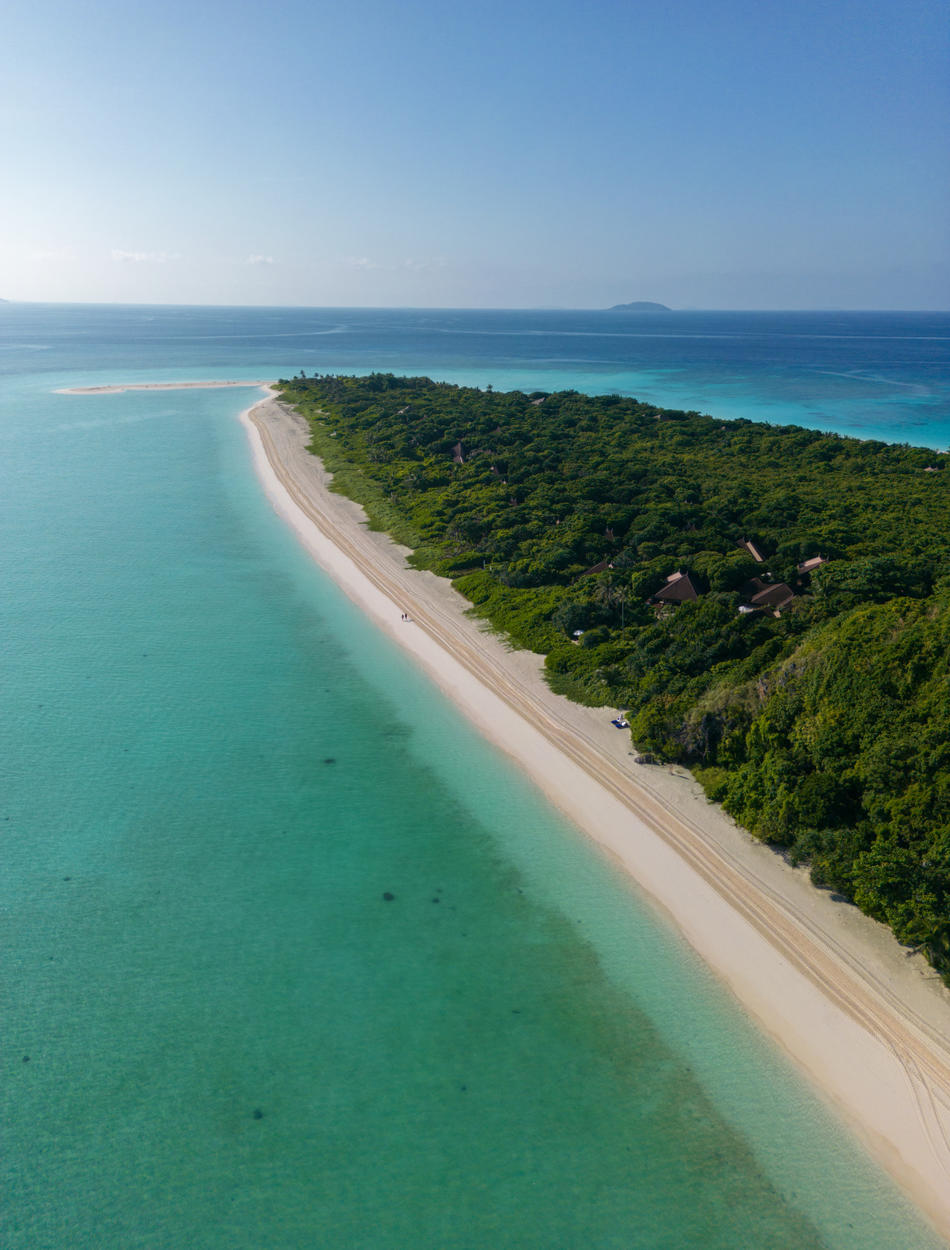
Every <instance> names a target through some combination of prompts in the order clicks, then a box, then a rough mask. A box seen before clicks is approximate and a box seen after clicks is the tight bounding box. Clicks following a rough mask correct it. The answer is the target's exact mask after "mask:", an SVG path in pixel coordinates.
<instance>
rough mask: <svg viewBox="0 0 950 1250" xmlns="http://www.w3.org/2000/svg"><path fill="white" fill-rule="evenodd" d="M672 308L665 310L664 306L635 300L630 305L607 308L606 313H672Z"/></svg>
mask: <svg viewBox="0 0 950 1250" xmlns="http://www.w3.org/2000/svg"><path fill="white" fill-rule="evenodd" d="M672 311H673V309H672V308H667V306H666V305H665V304H651V303H650V301H649V300H645V299H637V300H634V301H633V303H632V304H614V306H613V307H612V308H608V309H607V312H622V313H653V312H672Z"/></svg>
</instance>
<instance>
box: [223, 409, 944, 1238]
mask: <svg viewBox="0 0 950 1250" xmlns="http://www.w3.org/2000/svg"><path fill="white" fill-rule="evenodd" d="M242 420H243V421H244V423H245V425H246V426H247V428H248V431H249V435H250V438H251V444H252V448H253V454H254V463H255V466H256V469H257V473H258V475H259V477H260V479H261V481H262V483H263V485H264V488H265V490H266V492H267V495H268V497H269V499H270V500H271V502H272V504H273V506H274V508H275V510H276V511H277V513H278V514H279V515H280V516H281V517H282V518H284V519H285V520H286V521H287V523H288V524H289V525H290V526H291V527H292V528H293V530H294V531H295V532H296V534H297V535H298V537H299V539H300V541H301V542H302V544H303V545H304V547H305V548H306V549H307V550H308V551H309V552H310V553H311V555H312V556H313V557H314V559H315V560H316V561H317V563H319V564H320V565H321V567H322V568H324V569H325V570H326V571H327V572H328V573H329V574H330V575H331V576H332V577H333V579H334V580H335V581H336V582H337V583H338V585H339V586H340V587H341V588H342V589H343V590H344V591H345V592H346V594H347V595H348V596H349V597H350V598H351V599H352V600H353V601H354V603H356V604H357V605H358V606H359V607H360V608H362V609H363V610H364V611H365V612H366V613H367V614H368V615H369V616H370V617H371V618H372V619H373V620H374V621H375V622H376V623H377V624H378V625H379V626H380V627H381V628H382V629H383V630H385V631H386V633H388V634H389V635H391V636H392V637H393V638H395V639H396V640H397V641H398V642H399V643H400V644H401V645H402V646H404V647H405V648H406V649H407V650H408V651H409V652H411V654H412V655H413V656H415V658H416V659H417V661H418V662H419V663H420V665H421V666H422V667H423V668H424V669H425V671H426V672H427V673H428V674H429V675H430V676H431V677H432V678H433V679H434V680H435V681H436V682H437V684H438V685H439V686H440V687H441V688H442V689H443V690H444V691H445V692H446V693H447V694H449V695H450V696H451V698H452V699H453V700H454V701H455V702H456V704H457V705H458V706H459V707H460V708H461V710H462V711H463V712H465V714H466V715H467V716H468V717H469V718H470V719H471V720H472V721H473V722H474V723H475V724H476V725H477V726H478V727H479V729H480V730H481V731H482V732H483V733H484V734H485V735H486V737H488V738H490V739H491V740H492V741H493V742H494V743H496V744H497V745H498V746H499V747H501V748H502V749H503V750H504V751H506V752H507V753H508V754H509V755H510V756H511V757H512V758H513V759H514V760H516V761H517V762H518V764H519V765H520V766H521V767H522V769H523V770H524V771H525V772H526V773H527V774H528V775H529V776H530V777H532V778H533V780H534V781H535V782H536V783H537V784H538V785H539V786H540V787H541V788H542V789H543V791H544V792H545V794H547V795H548V797H549V798H550V799H551V800H552V801H553V802H555V803H556V804H557V805H558V806H559V807H560V808H561V809H562V810H563V811H564V812H565V813H567V815H569V816H570V817H571V818H572V819H573V820H574V821H575V822H576V823H577V824H578V825H579V826H580V828H581V829H583V830H584V831H585V832H586V833H588V834H589V835H590V836H591V837H593V838H594V839H596V841H597V842H598V843H600V845H601V846H602V847H604V848H605V849H606V850H607V851H608V852H609V853H610V854H611V855H612V856H613V857H614V858H615V859H616V860H617V861H618V862H619V863H620V864H621V865H622V866H623V867H624V868H625V869H627V871H628V872H629V873H630V874H631V875H632V876H633V877H634V878H635V879H636V881H637V882H639V883H640V885H641V886H643V887H644V888H645V889H646V890H647V891H648V892H649V894H650V895H651V896H652V897H653V898H654V899H655V900H656V901H657V902H658V903H659V904H661V905H662V906H663V908H664V909H665V910H666V911H667V912H668V913H669V914H670V916H671V917H672V918H673V920H674V921H675V923H676V924H677V926H678V927H679V929H680V930H681V931H682V932H683V933H684V934H685V936H686V938H687V939H688V940H689V942H690V943H691V944H692V945H693V946H694V948H695V949H696V950H697V951H698V952H699V954H700V955H701V956H702V957H703V959H704V960H705V961H706V962H707V963H708V964H709V965H710V967H711V968H712V969H713V970H714V971H715V972H716V973H717V974H718V975H719V976H720V977H721V978H722V979H723V980H724V981H725V982H726V983H727V984H728V985H729V986H730V988H731V989H732V990H733V992H734V993H735V995H736V997H737V998H738V999H739V1001H740V1002H741V1003H742V1005H743V1006H744V1007H745V1008H746V1009H747V1010H748V1011H749V1012H750V1013H751V1014H752V1015H753V1016H754V1017H755V1019H756V1020H757V1021H758V1022H759V1024H760V1025H761V1026H762V1027H763V1028H764V1029H765V1030H766V1031H767V1032H768V1033H769V1034H770V1035H771V1036H772V1037H773V1038H775V1039H776V1040H777V1041H778V1042H779V1043H780V1044H781V1045H782V1047H783V1048H784V1049H785V1050H786V1051H787V1052H788V1054H789V1055H791V1056H792V1058H793V1059H794V1060H795V1061H796V1062H797V1063H798V1064H799V1065H800V1066H801V1067H802V1068H803V1069H804V1070H805V1072H806V1074H807V1075H808V1076H809V1077H810V1078H811V1080H812V1082H813V1083H814V1084H815V1085H816V1086H817V1087H818V1088H819V1090H821V1091H822V1092H823V1093H824V1094H825V1095H826V1096H827V1097H828V1098H829V1099H830V1100H831V1101H832V1102H833V1103H834V1104H835V1105H836V1106H837V1107H838V1109H839V1110H840V1111H841V1112H842V1113H843V1114H844V1116H845V1117H846V1119H847V1120H848V1121H849V1122H850V1123H851V1125H852V1127H853V1128H854V1129H856V1130H857V1132H858V1134H859V1135H860V1136H861V1137H862V1139H863V1140H864V1141H865V1143H866V1144H867V1145H868V1147H869V1148H870V1149H871V1150H872V1152H873V1153H874V1154H875V1155H876V1156H877V1158H878V1159H879V1160H880V1161H881V1163H882V1164H883V1165H884V1166H885V1167H886V1168H887V1170H888V1171H889V1172H890V1173H891V1174H892V1175H893V1176H894V1177H895V1179H896V1180H897V1181H898V1182H899V1183H900V1184H901V1185H902V1186H903V1187H904V1188H905V1190H906V1191H907V1192H908V1193H909V1194H910V1195H911V1196H912V1197H913V1198H914V1200H915V1201H916V1202H917V1203H918V1204H919V1205H920V1207H922V1209H923V1210H924V1211H925V1212H927V1214H928V1215H929V1216H930V1217H931V1219H932V1220H933V1221H934V1222H935V1223H936V1225H937V1226H938V1228H939V1229H940V1230H941V1232H942V1233H943V1235H944V1236H947V1237H950V992H948V991H947V990H946V989H945V987H944V986H943V985H942V983H941V982H940V981H939V979H938V978H937V977H936V976H935V974H934V972H933V970H932V969H931V968H929V966H928V965H927V964H926V963H925V962H924V961H923V960H922V959H920V958H919V957H916V956H913V957H912V956H909V955H908V953H907V952H906V951H905V950H903V949H902V948H901V947H899V946H898V944H897V942H896V941H895V940H894V938H893V936H892V935H891V934H890V932H889V931H888V930H886V929H885V928H884V927H883V926H882V925H879V924H877V923H876V922H874V921H872V920H870V919H868V918H867V917H865V916H862V915H861V914H860V913H859V912H858V911H857V910H856V909H855V908H853V907H848V906H846V905H842V904H837V903H834V902H833V901H832V900H831V898H830V897H829V896H828V894H826V893H824V892H821V891H818V890H815V889H814V888H813V887H812V886H811V884H810V882H809V881H808V879H807V875H806V874H805V873H804V872H803V871H796V870H794V869H791V868H789V867H788V866H787V865H786V864H785V863H784V861H782V860H781V858H780V857H779V856H777V855H775V854H774V853H773V852H771V851H770V850H769V849H768V848H767V847H764V846H762V845H761V844H760V843H757V842H755V841H754V840H753V839H752V838H751V837H750V836H749V835H748V834H746V833H745V832H744V831H743V830H741V829H738V828H737V827H736V825H735V824H734V823H733V822H732V821H731V820H729V818H728V817H726V816H725V815H724V814H723V813H722V812H721V810H720V809H718V808H717V807H715V806H713V805H712V804H710V803H709V802H708V801H707V800H706V799H705V797H704V796H703V794H702V792H701V790H700V789H699V787H698V786H697V785H696V784H695V782H693V780H692V778H691V777H690V776H689V774H688V773H685V772H684V771H683V770H681V769H676V768H660V767H651V766H647V767H644V766H639V765H637V764H636V763H635V762H634V760H633V758H632V756H631V754H630V741H629V737H628V735H627V734H626V733H623V732H618V731H617V730H616V729H614V728H613V727H612V726H611V725H610V724H609V720H610V716H611V713H610V712H609V711H608V710H606V709H596V710H595V709H590V708H584V707H580V706H579V705H577V704H574V703H571V702H569V701H568V700H566V699H563V698H561V697H560V696H557V695H554V694H552V693H551V691H550V690H549V688H548V687H547V685H546V684H545V683H544V681H543V679H542V677H541V664H540V661H539V657H537V656H534V655H531V654H530V653H526V652H512V651H509V650H507V649H506V648H505V646H504V645H503V644H502V643H501V642H500V641H499V640H498V639H497V638H496V637H494V636H493V635H491V634H489V633H485V632H483V631H482V630H481V629H479V627H478V625H477V624H476V623H475V622H473V621H472V620H471V619H470V618H468V617H466V616H465V615H464V612H465V609H466V608H467V607H468V604H467V602H466V601H465V600H464V599H463V598H462V597H461V596H460V595H459V594H457V593H456V592H455V591H454V590H453V589H452V587H451V586H450V585H449V583H448V582H447V581H446V580H445V579H442V578H438V577H436V576H435V575H433V574H431V573H423V572H418V571H415V570H411V569H409V568H407V566H406V563H405V554H406V549H405V548H400V547H398V546H396V544H394V543H393V542H391V541H390V540H389V539H388V538H387V537H386V536H385V535H381V534H377V533H373V532H372V531H370V530H368V529H367V527H366V523H365V515H364V513H363V510H362V508H360V507H359V506H358V505H356V504H354V503H352V501H350V500H347V499H344V498H343V497H342V496H339V495H335V494H333V493H331V492H330V491H329V490H328V489H327V483H328V481H329V475H328V474H327V473H326V472H325V470H324V469H323V467H322V464H321V462H320V461H319V460H318V459H317V458H316V457H315V456H312V455H311V454H310V453H309V452H308V451H307V450H306V446H307V443H308V441H309V433H308V430H307V426H306V422H305V421H304V420H303V419H302V418H300V417H299V416H298V415H296V414H295V413H293V412H291V411H289V410H287V409H285V408H283V407H282V406H281V405H279V404H278V403H277V402H275V401H274V400H272V399H268V400H265V401H263V402H261V403H259V404H257V405H256V406H255V407H254V408H251V409H248V410H247V411H246V412H245V413H243V414H242ZM403 613H408V614H409V615H410V616H411V618H412V620H411V622H405V621H403V619H402V614H403Z"/></svg>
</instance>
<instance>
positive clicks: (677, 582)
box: [650, 572, 699, 603]
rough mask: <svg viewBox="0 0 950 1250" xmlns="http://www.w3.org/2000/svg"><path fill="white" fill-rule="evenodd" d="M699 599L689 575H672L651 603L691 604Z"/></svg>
mask: <svg viewBox="0 0 950 1250" xmlns="http://www.w3.org/2000/svg"><path fill="white" fill-rule="evenodd" d="M698 598H699V591H698V590H697V588H696V586H695V584H694V583H693V579H692V578H691V577H690V575H689V574H688V573H682V572H680V573H671V574H670V575H669V577H668V578H667V579H666V583H665V585H663V586H661V587H660V589H659V590H658V591H657V592H656V594H655V595H654V596H653V598H652V599H651V600H650V602H651V603H689V602H691V601H692V600H693V599H698Z"/></svg>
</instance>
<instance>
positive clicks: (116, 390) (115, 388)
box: [54, 380, 267, 395]
mask: <svg viewBox="0 0 950 1250" xmlns="http://www.w3.org/2000/svg"><path fill="white" fill-rule="evenodd" d="M266 385H267V383H266V382H261V381H259V380H258V381H256V382H115V383H111V384H110V385H108V386H64V387H61V388H60V389H59V390H58V391H55V392H54V394H56V395H121V394H122V392H123V391H219V390H223V389H226V388H227V387H229V386H266Z"/></svg>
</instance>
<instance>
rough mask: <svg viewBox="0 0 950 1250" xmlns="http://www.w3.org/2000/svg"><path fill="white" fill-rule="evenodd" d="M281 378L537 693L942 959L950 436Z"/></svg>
mask: <svg viewBox="0 0 950 1250" xmlns="http://www.w3.org/2000/svg"><path fill="white" fill-rule="evenodd" d="M281 385H282V388H283V398H284V399H285V400H286V401H287V402H289V403H292V404H294V405H296V406H297V408H298V409H299V411H300V412H302V413H303V414H304V415H305V416H306V417H307V418H308V420H309V421H310V425H311V429H312V431H313V443H312V447H313V450H314V451H316V452H317V453H318V454H319V455H320V456H321V457H322V458H323V459H324V461H325V463H326V465H327V467H328V468H329V469H330V470H331V472H333V474H334V489H336V490H339V491H341V492H342V493H344V494H346V495H348V496H350V497H351V498H354V499H357V500H358V501H359V502H360V503H362V504H363V505H364V506H365V507H366V509H367V512H368V513H369V516H370V519H371V523H372V524H373V525H374V526H376V527H378V528H380V529H385V530H387V531H388V532H390V533H391V534H392V535H393V536H394V537H395V538H396V539H397V540H398V541H400V542H402V543H404V544H405V545H407V546H409V547H411V548H412V549H413V554H412V556H411V562H412V563H413V564H414V565H415V566H416V567H418V568H426V569H431V570H433V571H435V572H437V573H439V574H442V575H443V576H446V577H450V578H451V579H452V580H453V582H454V584H455V586H456V587H457V588H458V590H459V591H460V592H461V593H462V594H463V595H465V597H466V598H467V599H468V600H469V601H470V602H471V603H472V605H473V611H475V612H476V613H477V614H478V615H479V616H480V617H481V618H483V619H484V620H485V621H486V622H488V623H489V624H490V626H491V627H492V628H493V629H495V630H498V631H500V632H502V633H503V634H504V635H505V636H506V637H508V638H509V639H510V640H511V642H512V644H513V645H515V646H518V647H524V648H529V649H532V650H534V651H536V652H538V653H539V654H542V655H543V656H544V657H545V673H546V676H547V679H548V681H549V682H550V684H551V686H552V688H554V689H555V690H557V691H559V692H560V693H563V694H566V695H568V696H569V697H570V698H572V699H575V700H577V701H579V702H582V703H586V704H590V705H594V706H609V707H614V708H618V707H622V708H625V709H629V720H630V725H631V733H632V735H633V740H634V742H635V743H636V744H637V747H638V748H639V749H640V750H641V751H644V752H647V753H649V754H651V755H653V756H655V757H657V758H659V759H663V760H667V761H675V762H677V763H679V764H683V765H686V766H687V767H690V768H692V769H693V771H694V773H695V775H696V776H697V778H698V779H699V780H700V782H701V783H702V784H703V786H704V787H705V789H706V793H707V794H708V795H709V797H710V798H711V799H713V800H715V801H716V802H719V803H722V805H723V806H724V807H725V809H726V810H727V811H728V812H730V813H731V814H732V815H733V816H734V817H735V818H736V820H738V821H739V822H740V823H741V824H743V825H744V826H745V827H746V828H747V829H749V830H750V831H751V832H752V833H754V834H755V835H756V836H757V837H760V838H762V839H763V840H764V841H766V842H769V843H771V844H773V845H774V846H776V847H777V848H780V849H781V850H782V852H783V853H784V854H787V855H788V856H789V857H790V858H791V860H792V861H793V862H795V863H807V864H809V865H810V868H811V873H812V877H813V879H814V880H815V882H816V884H818V885H820V886H823V887H825V888H828V889H830V890H834V891H836V892H837V893H838V894H839V895H841V896H843V897H844V898H847V899H850V900H851V901H853V902H854V903H855V904H857V905H858V906H859V907H861V908H862V909H863V910H864V911H865V912H867V913H868V914H869V915H871V916H874V917H876V918H877V919H879V920H881V921H883V922H884V923H886V924H888V925H890V926H891V928H892V929H893V930H894V932H895V934H896V935H897V937H898V938H899V940H900V941H902V942H904V943H906V944H907V945H909V946H913V947H915V948H917V949H920V950H922V951H924V952H925V953H926V954H927V955H928V957H929V958H930V959H931V961H932V962H933V963H934V965H935V966H936V967H937V968H938V969H939V970H940V971H941V972H942V973H943V974H944V975H947V976H950V472H948V469H950V457H948V456H947V455H945V454H941V453H937V452H933V451H928V450H925V449H921V448H913V447H907V446H892V445H889V444H885V443H879V442H866V441H865V442H861V441H858V440H856V439H850V438H844V437H841V436H839V435H834V434H822V433H819V432H817V431H814V430H805V429H800V428H798V427H791V426H790V427H776V426H768V425H759V424H754V423H752V422H750V421H746V420H735V421H723V420H716V419H713V418H711V417H707V416H703V415H701V414H699V413H697V412H678V411H672V410H668V409H663V408H660V407H657V406H656V405H653V404H649V403H641V402H638V401H637V400H634V399H629V398H624V397H622V396H618V395H607V396H600V397H592V396H586V395H580V394H578V393H577V392H574V391H565V392H560V393H555V394H548V393H544V392H533V393H532V394H530V395H526V394H523V393H521V392H517V391H514V392H499V391H494V392H489V391H481V390H478V389H476V388H471V387H457V386H453V385H450V384H448V383H440V382H433V381H431V380H429V379H427V378H401V377H395V376H393V375H388V374H374V375H371V376H370V377H361V378H356V377H317V376H315V377H312V378H306V377H298V378H295V379H293V380H292V381H288V382H285V383H282V384H281ZM671 587H672V589H671ZM677 596H680V597H679V598H677ZM693 596H694V597H693Z"/></svg>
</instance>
